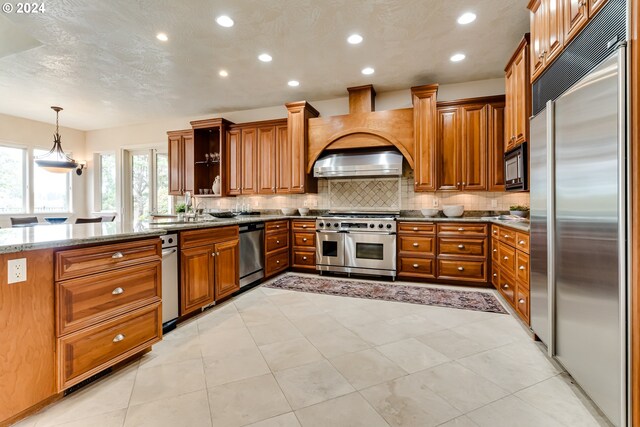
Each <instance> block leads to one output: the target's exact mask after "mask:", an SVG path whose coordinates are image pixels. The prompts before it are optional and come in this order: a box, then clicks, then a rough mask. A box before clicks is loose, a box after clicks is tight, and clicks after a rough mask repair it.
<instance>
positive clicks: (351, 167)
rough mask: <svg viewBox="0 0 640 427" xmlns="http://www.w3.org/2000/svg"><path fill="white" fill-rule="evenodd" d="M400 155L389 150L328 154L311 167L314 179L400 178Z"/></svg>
mask: <svg viewBox="0 0 640 427" xmlns="http://www.w3.org/2000/svg"><path fill="white" fill-rule="evenodd" d="M402 159H403V157H402V154H400V152H398V151H393V150H389V149H385V150H376V151H354V152H342V153H328V154H326V155H324V156H322V157H320V158H319V159H318V160H317V161H316V163H315V165H314V166H313V176H315V177H316V178H355V177H366V176H401V175H402Z"/></svg>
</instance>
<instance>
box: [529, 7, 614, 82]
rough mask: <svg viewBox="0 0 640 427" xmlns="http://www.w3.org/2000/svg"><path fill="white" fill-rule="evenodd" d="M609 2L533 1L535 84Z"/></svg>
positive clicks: (532, 76) (532, 61)
mask: <svg viewBox="0 0 640 427" xmlns="http://www.w3.org/2000/svg"><path fill="white" fill-rule="evenodd" d="M606 2H607V0H530V2H529V5H528V8H529V10H530V11H531V17H530V23H531V48H530V49H531V50H530V52H531V58H530V66H531V80H532V81H534V80H535V79H536V78H538V77H539V76H540V75H541V74H542V72H543V71H544V70H545V68H546V67H547V66H549V65H550V64H551V63H552V62H553V60H554V59H555V58H556V57H558V56H559V55H560V53H562V50H563V49H564V47H565V46H566V45H567V44H569V43H570V42H571V40H572V39H573V38H574V37H575V36H576V35H577V34H578V33H580V31H581V30H582V29H583V28H584V27H585V25H587V23H588V22H589V20H590V19H591V18H592V17H593V16H594V15H595V14H596V13H597V12H598V11H599V10H600V9H601V8H602V6H604V5H605V3H606Z"/></svg>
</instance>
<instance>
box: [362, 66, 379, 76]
mask: <svg viewBox="0 0 640 427" xmlns="http://www.w3.org/2000/svg"><path fill="white" fill-rule="evenodd" d="M375 71H376V70H374V69H373V68H371V67H366V68H363V69H362V74H364V75H365V76H368V75H369V74H373V73H375Z"/></svg>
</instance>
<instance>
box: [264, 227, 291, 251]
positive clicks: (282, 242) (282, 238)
mask: <svg viewBox="0 0 640 427" xmlns="http://www.w3.org/2000/svg"><path fill="white" fill-rule="evenodd" d="M265 240H266V242H265V246H266V248H267V252H273V251H277V250H278V249H282V248H286V247H287V246H289V233H288V232H286V231H285V232H284V233H278V234H272V235H267V237H266V239H265Z"/></svg>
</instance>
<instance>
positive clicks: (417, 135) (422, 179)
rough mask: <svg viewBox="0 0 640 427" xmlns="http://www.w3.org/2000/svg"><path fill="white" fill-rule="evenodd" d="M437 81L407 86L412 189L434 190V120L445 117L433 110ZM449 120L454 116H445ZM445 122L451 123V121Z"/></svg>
mask: <svg viewBox="0 0 640 427" xmlns="http://www.w3.org/2000/svg"><path fill="white" fill-rule="evenodd" d="M437 94H438V85H437V84H433V85H426V86H417V87H412V88H411V97H412V102H413V135H414V140H415V145H414V153H413V154H414V155H413V158H414V161H415V168H414V175H415V188H414V190H415V191H435V190H437V189H438V183H437V182H436V180H437V171H436V164H437V162H438V160H437V158H436V145H437V140H436V137H437V135H436V128H437V127H438V126H437V123H438V122H439V121H441V120H445V118H444V117H442V116H440V115H439V114H438V111H437V103H436V96H437ZM446 120H448V121H449V122H450V121H452V120H454V118H452V117H447V118H446ZM449 122H448V123H447V125H449V126H450V125H451V123H449Z"/></svg>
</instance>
